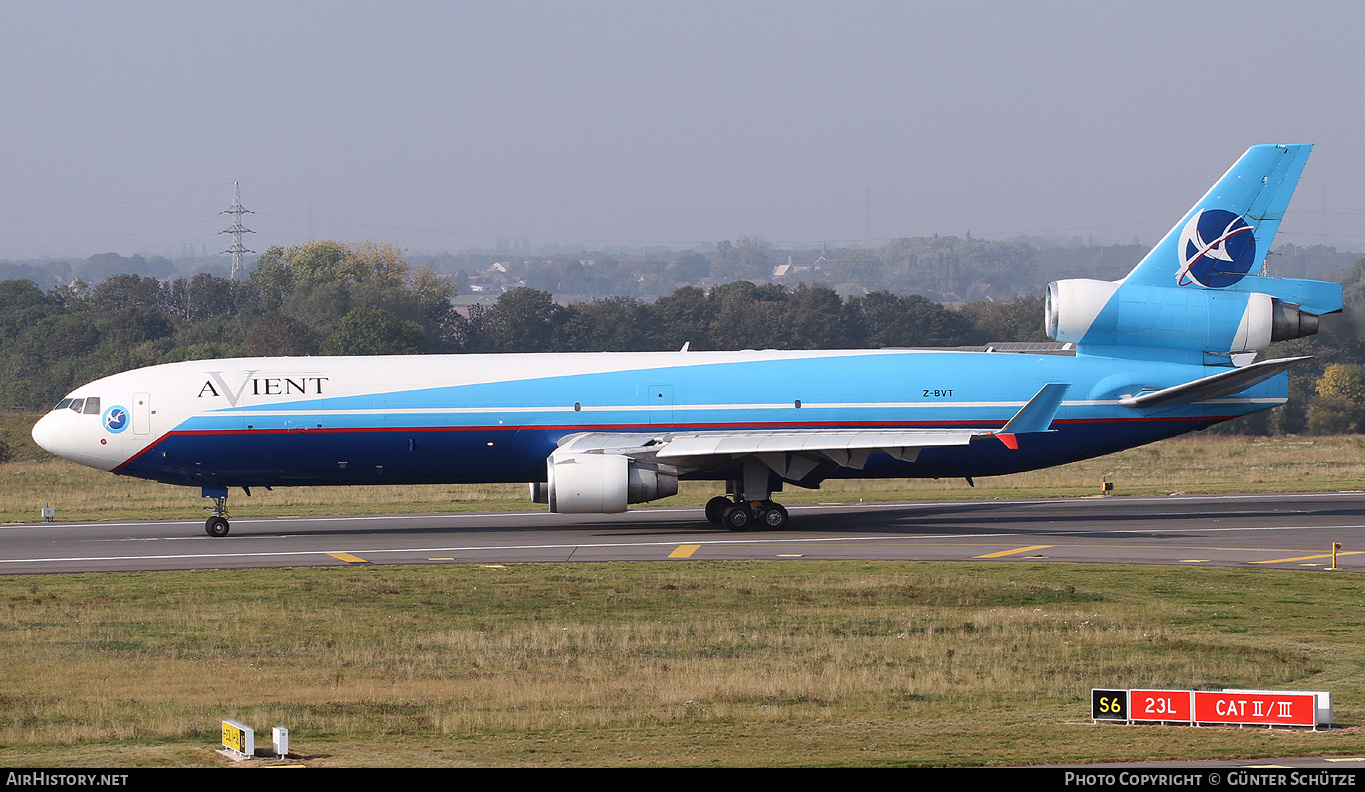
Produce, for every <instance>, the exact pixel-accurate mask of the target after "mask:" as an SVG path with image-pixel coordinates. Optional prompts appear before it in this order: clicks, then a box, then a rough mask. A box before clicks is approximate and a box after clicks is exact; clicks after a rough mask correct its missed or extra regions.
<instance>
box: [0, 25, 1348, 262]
mask: <svg viewBox="0 0 1365 792" xmlns="http://www.w3.org/2000/svg"><path fill="white" fill-rule="evenodd" d="M1362 41H1365V4H1362V3H1355V2H1321V3H1311V4H1309V3H1287V2H1274V3H1270V2H1247V1H1246V0H1243V1H1242V2H1217V3H1198V2H1178V3H1160V2H1144V3H1105V2H1099V3H1096V2H1093V0H1092V1H1091V2H1074V3H1072V2H1068V3H1048V2H1027V3H972V2H952V3H913V2H851V1H850V0H839V1H838V2H826V3H814V2H794V1H792V0H788V1H786V2H753V1H745V0H738V1H736V0H729V1H728V2H715V3H711V2H698V0H687V1H686V2H670V3H663V2H645V1H644V0H631V1H630V2H589V1H586V0H573V1H572V2H569V1H567V0H566V1H565V2H507V1H506V0H500V1H499V2H453V1H448V2H402V1H401V0H399V1H394V0H389V1H388V2H383V3H377V2H370V3H357V2H335V1H332V2H253V1H251V0H228V1H227V2H223V1H221V0H220V1H219V2H212V3H210V2H185V1H184V0H179V1H177V2H149V1H147V0H142V1H141V2H135V3H120V2H98V3H96V2H53V1H52V0H46V1H45V2H28V1H27V0H6V2H5V3H4V4H2V5H0V68H3V74H4V79H3V81H0V185H2V189H0V258H7V259H25V258H41V257H45V256H53V257H57V256H86V255H90V254H92V253H99V252H106V251H114V252H119V253H122V254H125V255H128V254H132V253H135V252H141V253H144V254H160V255H178V254H179V253H180V251H181V250H182V249H183V247H184V246H185V245H193V248H194V250H195V251H196V252H198V251H199V250H200V249H201V246H202V247H206V248H207V250H208V251H209V252H210V253H215V252H217V251H221V250H223V249H225V248H226V247H227V246H228V245H229V244H230V239H229V238H228V237H227V236H226V235H221V234H219V233H218V232H220V231H222V230H223V229H225V228H227V227H228V225H230V222H231V218H230V217H228V216H227V215H220V214H218V213H219V212H220V211H221V210H223V209H226V208H228V205H229V204H230V203H231V199H232V183H233V181H239V182H240V183H241V190H242V200H243V203H244V204H245V205H246V207H247V208H248V209H251V210H253V211H255V212H256V214H253V215H247V216H246V218H245V220H244V223H245V225H246V226H247V227H248V228H251V229H254V230H255V231H256V233H255V234H252V235H248V237H247V243H248V247H250V248H252V249H254V250H257V251H263V250H265V249H266V248H267V247H268V246H270V245H275V244H278V245H291V244H296V243H299V242H303V241H307V240H308V239H309V238H319V239H338V240H342V241H360V240H365V239H371V240H376V241H388V242H395V243H398V244H400V245H403V246H405V247H407V248H408V249H409V250H412V251H422V252H436V251H441V250H449V251H452V252H456V251H459V250H464V249H468V248H472V247H482V248H486V247H492V246H493V245H494V244H495V242H496V240H497V239H498V238H502V237H521V238H529V239H530V240H531V241H532V244H533V245H538V244H539V243H542V242H545V241H555V242H559V243H563V244H569V243H582V244H585V245H587V246H588V247H597V246H613V245H627V246H637V245H666V246H670V247H679V248H680V247H688V246H692V245H695V244H704V243H708V242H709V243H714V242H716V241H719V240H721V239H735V238H736V237H739V236H744V235H753V236H760V237H763V238H766V239H768V240H771V241H772V242H773V243H774V244H776V245H779V246H788V245H802V244H809V245H819V244H820V243H821V242H830V243H835V244H841V245H844V244H876V243H878V242H879V241H880V240H885V239H888V238H893V237H901V236H916V235H923V234H933V233H939V234H944V235H948V234H958V235H960V234H963V233H966V232H968V231H970V232H971V233H972V234H974V235H981V236H986V237H990V238H1008V237H1011V236H1014V235H1017V234H1033V235H1039V236H1080V237H1082V238H1085V237H1087V236H1093V237H1094V239H1095V240H1096V241H1097V242H1131V241H1133V239H1134V238H1135V237H1136V238H1138V239H1140V240H1141V241H1142V242H1144V243H1147V244H1151V243H1154V242H1155V241H1156V239H1157V238H1158V237H1159V236H1160V235H1161V234H1162V233H1164V232H1165V231H1166V230H1167V229H1168V228H1169V227H1170V226H1171V225H1173V224H1174V223H1175V221H1176V220H1177V219H1179V217H1180V216H1181V215H1182V214H1183V213H1184V212H1185V210H1186V209H1188V208H1189V206H1190V205H1191V204H1193V203H1194V201H1195V200H1196V199H1197V198H1198V197H1199V196H1200V195H1202V194H1203V192H1204V190H1205V189H1206V188H1207V187H1208V186H1209V185H1210V184H1212V182H1213V181H1214V180H1215V179H1216V178H1217V177H1218V176H1220V175H1221V174H1222V173H1223V171H1224V170H1226V169H1227V167H1228V166H1229V165H1231V164H1232V162H1233V161H1234V160H1235V159H1236V158H1237V157H1238V156H1239V155H1240V154H1241V153H1242V152H1243V151H1244V150H1245V149H1246V147H1247V146H1249V145H1251V144H1254V143H1279V142H1288V143H1315V144H1317V147H1316V149H1315V150H1314V153H1313V156H1312V158H1311V160H1310V161H1309V164H1308V170H1307V172H1306V173H1305V175H1304V178H1303V180H1302V182H1301V183H1300V185H1299V192H1298V194H1297V196H1296V199H1295V202H1294V204H1293V205H1292V207H1291V209H1290V212H1289V215H1288V217H1287V218H1286V220H1285V222H1284V224H1283V226H1282V228H1281V233H1280V237H1279V240H1278V241H1279V242H1294V243H1296V244H1314V243H1319V242H1323V241H1327V242H1329V243H1331V244H1335V245H1337V246H1340V247H1349V248H1351V249H1355V250H1358V249H1361V246H1362V244H1365V226H1363V225H1362V224H1363V223H1365V134H1362V133H1363V132H1365V56H1363V55H1362V53H1363V52H1365V46H1362ZM869 232H870V233H869Z"/></svg>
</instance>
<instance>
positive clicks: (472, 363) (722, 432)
mask: <svg viewBox="0 0 1365 792" xmlns="http://www.w3.org/2000/svg"><path fill="white" fill-rule="evenodd" d="M1309 150H1310V146H1306V145H1264V146H1254V147H1252V148H1251V149H1249V150H1248V151H1247V152H1246V154H1244V155H1243V156H1242V157H1241V158H1240V159H1239V160H1238V161H1237V162H1236V164H1234V165H1233V166H1232V168H1231V169H1230V170H1229V171H1228V172H1227V173H1226V174H1225V175H1224V176H1223V177H1222V178H1221V179H1220V180H1219V181H1218V182H1217V184H1215V185H1214V186H1213V188H1212V189H1211V190H1209V192H1208V194H1206V195H1205V196H1204V197H1203V198H1201V199H1200V200H1199V202H1198V203H1196V204H1195V205H1194V207H1193V208H1192V209H1190V211H1189V213H1188V214H1187V215H1185V217H1184V218H1182V219H1181V220H1180V222H1178V223H1177V224H1176V225H1175V227H1174V228H1172V229H1171V231H1170V232H1169V233H1167V234H1166V236H1165V238H1164V239H1162V240H1161V242H1160V243H1158V244H1157V245H1156V247H1154V248H1152V250H1151V252H1149V253H1148V254H1147V256H1146V257H1145V258H1143V260H1142V261H1141V262H1140V263H1139V264H1138V265H1137V267H1136V268H1135V269H1134V270H1133V271H1132V272H1131V273H1129V274H1128V276H1127V277H1125V278H1124V279H1122V280H1119V281H1114V282H1107V281H1097V280H1081V279H1075V280H1062V281H1057V282H1054V283H1052V284H1050V285H1049V286H1048V291H1047V303H1046V316H1045V318H1044V321H1045V324H1046V327H1047V332H1048V335H1049V337H1050V338H1052V339H1054V341H1055V342H1056V344H1055V345H1054V346H1055V347H1056V348H1055V349H1051V350H1048V353H1046V354H1043V353H1037V352H1026V353H1018V352H1006V351H994V350H989V349H988V350H987V351H984V352H974V351H954V350H925V349H870V350H831V351H781V350H762V351H754V350H746V351H742V352H692V351H687V350H686V348H684V350H683V351H679V352H644V353H634V352H631V353H600V354H596V353H594V354H576V353H575V354H520V355H426V356H392V357H383V356H379V357H286V358H239V359H230V360H197V361H188V362H183V363H170V364H165V365H159V366H151V367H149V368H143V369H137V370H134V371H127V372H124V373H121V374H115V375H113V376H110V377H105V378H103V379H100V380H97V381H95V382H92V383H90V384H88V385H84V386H82V387H80V388H77V389H76V390H75V391H73V392H72V393H71V394H70V395H69V396H67V397H66V398H64V399H62V400H61V402H59V403H58V404H57V406H56V407H55V408H54V409H53V410H52V411H51V412H50V413H48V414H47V415H45V416H44V417H43V418H42V419H41V420H39V421H38V423H37V424H36V425H35V426H34V427H33V438H34V439H35V440H36V441H37V442H38V444H39V445H40V446H42V447H43V448H45V449H47V450H48V451H50V452H52V453H53V454H56V455H58V456H60V457H63V458H65V459H69V460H72V461H74V462H79V463H81V464H83V465H89V466H90V467H94V468H98V469H100V470H107V471H110V472H113V473H116V474H118V475H123V476H135V477H138V478H145V479H151V480H154V481H161V482H166V483H169V484H180V485H186V486H193V487H200V488H201V491H202V494H203V497H206V498H211V499H212V501H213V506H212V507H210V511H211V516H210V517H209V518H208V520H207V521H206V523H205V530H206V531H207V533H208V534H209V535H210V536H225V535H227V533H228V530H229V523H228V513H227V496H228V490H229V488H233V487H241V488H242V489H243V490H245V491H246V493H247V494H250V488H251V487H277V486H301V485H339V484H428V483H443V484H449V483H465V482H470V483H472V482H485V483H486V482H529V483H530V485H531V495H532V498H533V500H535V501H537V502H541V503H548V504H549V508H550V510H551V511H554V512H567V513H615V512H623V511H625V510H626V508H627V506H628V505H629V504H632V503H642V502H645V501H650V500H654V499H656V498H663V497H666V496H669V495H672V494H674V493H676V492H677V488H678V481H679V479H702V480H713V481H717V482H725V485H726V492H727V493H728V495H727V496H717V497H715V498H713V499H712V500H711V501H710V502H709V503H708V504H707V506H706V516H707V518H708V519H709V520H711V521H712V522H713V523H716V524H720V525H724V526H726V527H728V528H729V529H731V530H735V531H743V530H747V529H750V528H753V527H760V526H761V527H766V528H770V529H776V528H781V527H784V526H785V525H786V524H787V512H786V510H785V509H783V507H782V506H781V505H780V504H778V503H776V502H774V501H773V500H772V495H773V493H774V492H777V491H780V490H781V489H782V487H783V486H784V485H787V484H790V485H795V486H800V487H818V486H819V485H820V482H821V481H823V480H825V479H828V478H840V477H860V478H861V477H904V478H917V477H934V478H939V477H965V478H968V480H969V481H970V479H971V477H974V476H993V475H1000V474H1006V473H1015V472H1019V471H1024V470H1033V469H1037V468H1044V467H1048V466H1052V465H1060V464H1063V463H1066V462H1072V461H1075V460H1078V459H1086V458H1089V457H1095V456H1099V455H1102V454H1108V453H1111V452H1113V451H1118V450H1121V449H1124V448H1131V447H1133V446H1138V445H1142V444H1144V443H1150V442H1153V441H1155V440H1161V439H1163V438H1167V437H1172V436H1175V435H1179V434H1182V433H1184V432H1189V431H1191V430H1195V429H1201V428H1204V427H1206V426H1210V425H1212V424H1215V423H1218V422H1219V421H1226V420H1229V419H1231V418H1236V417H1238V416H1242V415H1246V414H1248V413H1252V412H1256V411H1258V410H1264V409H1268V408H1270V407H1273V406H1275V405H1278V404H1282V403H1284V402H1285V401H1286V400H1287V398H1288V375H1287V374H1286V373H1285V372H1286V369H1288V368H1289V367H1290V366H1292V365H1294V364H1295V363H1297V362H1299V361H1300V360H1303V359H1304V358H1285V359H1278V360H1265V361H1261V362H1251V361H1252V359H1254V357H1255V353H1256V352H1259V351H1261V350H1264V349H1266V348H1267V347H1268V346H1270V344H1271V342H1273V341H1279V340H1282V339H1290V338H1299V337H1303V336H1307V335H1311V334H1313V333H1315V332H1317V324H1318V317H1319V316H1321V315H1323V314H1328V313H1333V312H1336V311H1339V310H1341V306H1342V302H1341V299H1342V298H1341V286H1340V285H1338V284H1334V283H1327V282H1322V281H1310V280H1296V279H1282V278H1272V277H1269V276H1266V275H1264V274H1263V272H1262V270H1263V266H1264V262H1265V256H1266V252H1267V251H1268V250H1269V248H1270V244H1271V241H1272V240H1273V239H1274V237H1275V232H1276V230H1277V229H1278V227H1279V225H1280V221H1281V218H1282V217H1283V216H1284V211H1285V208H1286V207H1287V206H1288V204H1289V199H1290V196H1291V195H1292V194H1293V191H1294V187H1295V185H1296V184H1297V183H1298V179H1299V175H1300V174H1301V173H1302V171H1303V167H1304V164H1305V162H1306V160H1307V158H1308V154H1309Z"/></svg>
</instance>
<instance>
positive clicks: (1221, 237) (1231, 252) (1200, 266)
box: [1175, 209, 1256, 289]
mask: <svg viewBox="0 0 1365 792" xmlns="http://www.w3.org/2000/svg"><path fill="white" fill-rule="evenodd" d="M1255 261H1256V237H1255V233H1254V229H1252V227H1251V226H1250V225H1249V224H1248V223H1247V221H1246V219H1245V218H1243V217H1241V216H1240V215H1236V214H1233V213H1232V212H1229V211H1227V210H1225V209H1201V210H1199V211H1198V212H1197V213H1195V215H1194V217H1192V218H1190V222H1188V223H1186V224H1185V229H1184V230H1183V231H1181V232H1180V271H1179V272H1177V273H1176V276H1175V277H1176V283H1178V284H1179V285H1181V286H1188V285H1189V284H1190V283H1198V284H1199V285H1201V286H1205V287H1207V288H1210V289H1221V288H1223V287H1224V286H1231V285H1232V284H1234V283H1236V282H1237V281H1239V280H1241V279H1242V278H1243V277H1244V276H1245V275H1246V274H1247V272H1249V271H1250V270H1251V265H1252V264H1254V263H1255Z"/></svg>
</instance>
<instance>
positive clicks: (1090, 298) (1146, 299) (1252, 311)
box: [1044, 278, 1341, 354]
mask: <svg viewBox="0 0 1365 792" xmlns="http://www.w3.org/2000/svg"><path fill="white" fill-rule="evenodd" d="M1258 280H1259V281H1261V282H1262V284H1261V285H1266V286H1272V287H1273V286H1282V288H1283V290H1284V291H1286V292H1289V295H1288V296H1290V297H1299V298H1306V299H1305V302H1315V303H1316V302H1322V301H1320V300H1318V299H1316V298H1317V297H1318V295H1316V294H1313V293H1312V292H1313V291H1315V289H1316V287H1312V286H1305V285H1304V284H1316V283H1318V282H1316V281H1297V280H1289V279H1285V280H1278V279H1273V278H1260V279H1258ZM1322 285H1323V286H1329V287H1335V288H1336V289H1337V290H1338V292H1337V293H1338V294H1339V293H1340V292H1339V290H1340V288H1341V287H1340V286H1337V285H1336V284H1322ZM1278 290H1280V289H1277V291H1278ZM1306 307H1307V306H1305V305H1300V304H1298V303H1291V302H1290V301H1288V300H1285V299H1281V298H1279V297H1276V296H1272V295H1270V294H1265V293H1262V292H1254V291H1240V290H1237V291H1234V290H1231V289H1219V290H1214V289H1202V288H1188V287H1172V286H1144V285H1140V284H1135V283H1125V282H1123V281H1112V282H1111V281H1097V280H1088V279H1079V278H1078V279H1072V280H1061V281H1054V282H1052V283H1050V284H1048V287H1047V307H1046V309H1045V314H1044V326H1045V329H1046V331H1047V335H1048V338H1051V339H1053V340H1054V341H1067V342H1072V343H1075V344H1077V345H1094V346H1109V347H1155V348H1159V349H1183V350H1192V351H1198V352H1208V353H1214V354H1221V353H1227V352H1256V351H1259V350H1262V349H1265V348H1266V347H1268V346H1270V344H1271V343H1272V342H1275V341H1285V340H1288V339H1291V338H1303V337H1304V336H1310V335H1313V334H1315V333H1317V332H1318V314H1317V313H1312V312H1309V311H1308V310H1305V308H1306ZM1315 307H1317V306H1315ZM1323 307H1327V308H1328V309H1329V310H1328V311H1322V312H1323V313H1326V312H1330V311H1331V310H1339V309H1340V301H1339V298H1338V301H1337V304H1336V306H1335V307H1332V306H1331V303H1330V299H1329V300H1327V301H1325V302H1323Z"/></svg>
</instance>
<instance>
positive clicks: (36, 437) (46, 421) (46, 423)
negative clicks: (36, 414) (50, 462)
mask: <svg viewBox="0 0 1365 792" xmlns="http://www.w3.org/2000/svg"><path fill="white" fill-rule="evenodd" d="M54 422H55V419H54V418H53V417H52V413H48V414H47V415H44V416H43V417H42V418H39V419H38V423H36V424H34V425H33V432H32V434H33V442H35V443H37V444H38V445H39V447H41V448H42V449H43V450H44V451H46V452H48V453H49V454H56V453H57V449H56V437H55V434H56V433H55V431H54V428H53V423H54Z"/></svg>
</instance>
